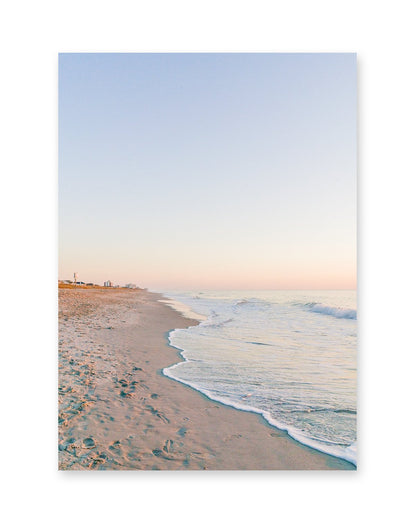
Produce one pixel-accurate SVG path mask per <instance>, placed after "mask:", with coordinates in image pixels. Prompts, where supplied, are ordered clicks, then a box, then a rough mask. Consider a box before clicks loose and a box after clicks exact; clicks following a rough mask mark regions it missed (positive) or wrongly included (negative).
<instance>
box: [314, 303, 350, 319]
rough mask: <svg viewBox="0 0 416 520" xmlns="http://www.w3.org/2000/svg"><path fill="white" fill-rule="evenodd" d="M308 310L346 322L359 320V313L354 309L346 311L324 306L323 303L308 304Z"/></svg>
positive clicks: (340, 308)
mask: <svg viewBox="0 0 416 520" xmlns="http://www.w3.org/2000/svg"><path fill="white" fill-rule="evenodd" d="M304 307H305V308H306V310H308V311H309V312H317V313H319V314H326V315H328V316H333V317H334V318H343V319H346V320H356V319H357V311H356V310H354V309H344V308H342V307H329V306H327V305H322V304H321V303H315V302H311V303H306V304H305V305H304Z"/></svg>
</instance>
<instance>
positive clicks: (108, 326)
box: [59, 288, 356, 470]
mask: <svg viewBox="0 0 416 520" xmlns="http://www.w3.org/2000/svg"><path fill="white" fill-rule="evenodd" d="M160 298H161V295H160V294H157V293H150V292H147V291H144V290H137V289H133V290H127V291H126V290H119V289H112V290H108V289H103V290H101V289H97V288H94V289H90V290H82V291H77V290H75V291H73V290H69V289H60V290H59V310H60V320H59V340H60V349H59V354H60V366H59V386H60V402H59V411H60V418H59V421H60V425H59V469H61V470H85V469H99V470H105V469H109V470H113V469H116V470H135V469H142V470H150V469H153V470H160V469H167V470H186V469H188V470H193V469H195V470H201V469H208V470H243V469H248V470H265V469H268V470H273V469H281V470H307V469H314V470H331V469H332V470H333V469H338V470H355V469H356V467H355V466H354V465H353V464H351V463H349V462H347V461H345V460H343V459H339V458H337V457H334V456H331V455H327V454H325V453H322V452H320V451H317V450H315V449H313V448H309V447H308V446H306V445H304V444H301V443H300V442H298V441H296V440H295V439H293V438H292V437H290V436H289V434H288V433H287V432H285V431H284V430H279V429H277V428H276V427H273V426H272V425H270V424H269V423H268V422H267V421H266V419H265V418H264V417H263V416H261V415H260V414H258V413H257V412H254V411H250V413H247V411H244V410H239V409H237V408H235V407H233V406H232V405H228V404H224V403H221V402H219V401H216V400H213V399H211V398H210V397H209V396H207V395H205V394H203V393H202V392H201V391H199V390H198V389H195V388H193V387H191V386H189V385H188V384H186V383H183V382H181V381H177V380H175V379H173V378H171V377H169V376H168V375H166V374H164V373H163V370H164V369H166V368H169V367H170V366H172V365H174V364H176V363H178V362H183V361H184V358H183V356H182V355H181V351H180V349H178V348H177V347H175V346H173V345H171V344H170V343H169V333H170V331H172V330H175V329H178V328H187V327H189V326H192V325H197V324H198V323H199V322H198V321H196V320H191V319H188V318H185V317H184V316H182V315H181V314H180V313H179V312H178V311H176V310H174V309H173V308H172V307H170V306H168V305H166V304H165V303H162V302H159V301H158V299H160ZM166 346H168V347H170V348H166Z"/></svg>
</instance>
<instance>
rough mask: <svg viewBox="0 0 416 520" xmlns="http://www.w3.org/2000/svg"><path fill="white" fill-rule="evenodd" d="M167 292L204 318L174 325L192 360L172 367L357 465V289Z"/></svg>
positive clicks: (168, 371)
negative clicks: (192, 323)
mask: <svg viewBox="0 0 416 520" xmlns="http://www.w3.org/2000/svg"><path fill="white" fill-rule="evenodd" d="M163 294H164V296H165V297H166V298H169V300H167V303H168V304H169V305H171V306H172V307H173V308H175V309H177V310H178V311H180V312H181V313H182V314H184V315H185V316H188V317H192V318H198V319H200V320H202V321H201V323H200V324H199V325H197V326H194V327H189V328H187V329H176V330H174V331H172V332H171V333H170V335H169V341H170V344H171V345H172V346H174V347H176V348H178V349H180V350H181V355H182V357H183V359H184V361H182V362H179V363H177V364H175V365H173V366H171V367H167V368H165V369H164V374H165V375H166V376H168V377H170V378H172V379H175V380H177V381H180V382H182V383H184V384H186V385H188V386H191V387H193V388H195V389H197V390H199V391H200V392H202V393H203V394H205V395H207V396H208V397H209V398H211V399H213V400H215V401H219V402H221V403H224V404H227V405H231V406H233V407H235V408H238V409H241V410H248V411H252V412H256V413H259V414H261V415H262V416H263V417H264V418H265V419H266V421H268V422H269V423H270V424H271V425H273V426H275V427H277V428H279V429H282V430H285V431H287V432H288V434H289V435H290V436H291V437H293V438H294V439H296V440H297V441H299V442H301V443H303V444H305V445H307V446H310V447H312V448H315V449H318V450H320V451H322V452H325V453H328V454H331V455H334V456H336V457H339V458H342V459H345V460H347V461H350V462H352V463H354V464H356V419H357V410H356V372H357V366H356V358H357V311H356V292H355V291H186V292H179V291H175V292H173V291H167V292H163Z"/></svg>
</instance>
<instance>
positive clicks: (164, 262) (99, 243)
mask: <svg viewBox="0 0 416 520" xmlns="http://www.w3.org/2000/svg"><path fill="white" fill-rule="evenodd" d="M356 82H357V78H356V55H355V54H332V53H326V54H274V53H272V54H61V55H60V57H59V269H58V274H59V278H60V279H70V278H72V277H73V273H74V272H77V273H78V279H79V280H83V281H85V282H95V283H99V284H102V283H103V282H104V281H105V280H112V281H113V282H114V283H118V284H125V283H136V284H138V285H139V286H140V287H147V288H150V289H177V290H180V289H355V287H356V184H357V180H356V104H357V98H356V96H357V93H356Z"/></svg>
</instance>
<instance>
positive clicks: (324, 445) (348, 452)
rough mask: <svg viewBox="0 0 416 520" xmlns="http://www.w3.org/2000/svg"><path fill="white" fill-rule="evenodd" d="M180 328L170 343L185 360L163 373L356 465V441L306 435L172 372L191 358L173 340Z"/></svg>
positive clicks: (264, 412) (171, 335) (251, 407)
mask: <svg viewBox="0 0 416 520" xmlns="http://www.w3.org/2000/svg"><path fill="white" fill-rule="evenodd" d="M203 323H204V322H203ZM199 326H203V324H202V323H201V324H200V325H199ZM180 330H183V329H174V330H173V331H171V332H170V334H169V343H170V345H171V346H172V347H174V348H176V349H178V350H179V351H180V355H181V357H182V359H183V361H180V362H179V363H175V364H174V365H171V366H170V367H166V368H164V369H163V370H162V374H163V375H165V376H166V377H169V378H170V379H174V380H175V381H178V382H179V383H182V384H184V385H185V386H189V387H191V388H193V389H194V390H197V391H198V392H200V393H201V394H203V395H205V396H206V397H208V398H209V399H211V400H212V401H216V402H219V403H221V404H224V405H226V406H231V407H232V408H235V409H236V410H243V411H246V412H254V413H257V414H259V415H261V416H262V417H263V418H264V419H265V420H266V421H267V422H268V423H269V424H270V425H271V426H273V427H275V428H277V429H278V430H282V431H285V432H286V433H287V434H288V435H289V436H290V437H292V439H295V440H296V441H298V442H300V443H301V444H304V445H305V446H309V447H310V448H313V449H316V450H318V451H320V452H322V453H326V454H327V455H332V456H334V457H337V458H340V459H343V460H346V461H347V462H350V463H352V464H353V465H354V466H356V465H357V455H356V445H355V443H353V444H351V445H350V446H340V445H339V444H335V443H332V442H328V441H327V442H322V441H319V440H317V439H313V438H311V437H308V436H307V435H305V434H304V433H303V432H302V431H301V430H299V429H297V428H294V427H292V426H288V425H287V424H284V423H282V422H280V421H277V420H276V419H274V418H273V417H272V415H271V414H270V412H267V411H265V410H262V409H260V408H257V407H255V406H250V405H246V404H243V403H239V402H235V401H233V400H231V399H228V398H226V397H223V396H221V397H219V396H218V395H216V394H214V393H213V392H211V391H209V390H207V389H206V388H203V387H201V386H199V385H197V384H195V383H192V382H190V381H186V380H185V379H182V378H181V377H178V376H176V375H174V374H173V373H172V371H173V370H174V369H175V368H176V367H177V366H179V365H182V364H184V363H189V362H190V360H189V359H188V358H187V357H186V354H185V351H184V349H182V348H181V347H179V346H177V345H175V344H174V343H173V341H172V340H173V335H174V333H175V332H176V331H180ZM334 411H335V410H334ZM343 411H344V410H343Z"/></svg>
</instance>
